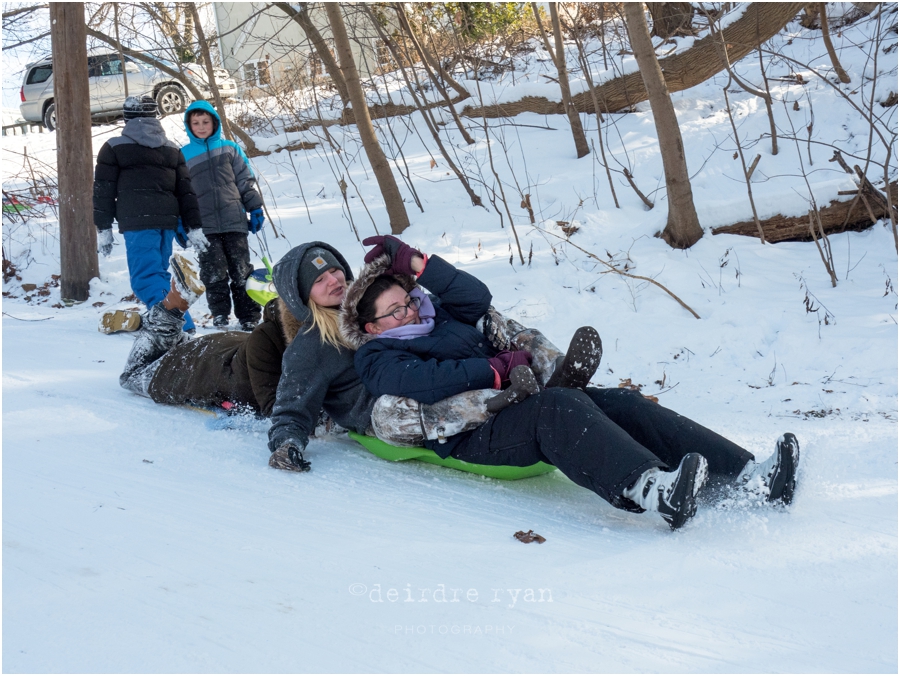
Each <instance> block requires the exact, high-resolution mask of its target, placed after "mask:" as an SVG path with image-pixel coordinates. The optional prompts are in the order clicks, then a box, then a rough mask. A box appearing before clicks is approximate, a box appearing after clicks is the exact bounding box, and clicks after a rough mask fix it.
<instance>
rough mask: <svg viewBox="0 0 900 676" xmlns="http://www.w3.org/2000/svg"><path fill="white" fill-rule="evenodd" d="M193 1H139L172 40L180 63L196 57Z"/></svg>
mask: <svg viewBox="0 0 900 676" xmlns="http://www.w3.org/2000/svg"><path fill="white" fill-rule="evenodd" d="M193 4H194V3H192V2H175V3H172V4H167V3H164V2H142V3H139V5H140V6H141V8H142V9H144V10H145V11H146V12H147V13H148V14H149V15H150V16H151V17H153V19H154V20H155V21H156V22H157V24H158V25H159V27H160V28H161V29H162V31H163V33H165V35H166V37H168V38H169V40H171V41H172V45H173V46H174V49H175V57H176V59H175V60H176V61H177V62H178V63H189V62H191V61H193V60H194V59H195V58H196V55H195V53H194V23H195V21H196V20H195V18H194V17H195V16H196V8H195V9H194V10H193V11H192V10H191V7H192V6H193Z"/></svg>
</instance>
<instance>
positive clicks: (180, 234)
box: [175, 216, 191, 249]
mask: <svg viewBox="0 0 900 676" xmlns="http://www.w3.org/2000/svg"><path fill="white" fill-rule="evenodd" d="M175 241H176V242H178V246H180V247H181V248H182V249H187V248H188V247H189V246H190V245H191V244H190V242H188V238H187V233H186V232H185V231H184V223H182V222H181V216H179V217H178V227H177V228H176V229H175Z"/></svg>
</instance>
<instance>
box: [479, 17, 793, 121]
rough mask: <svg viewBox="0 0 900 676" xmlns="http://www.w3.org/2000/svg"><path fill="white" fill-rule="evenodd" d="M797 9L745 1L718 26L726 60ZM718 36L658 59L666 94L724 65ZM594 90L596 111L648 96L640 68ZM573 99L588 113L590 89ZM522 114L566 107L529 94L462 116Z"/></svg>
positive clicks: (742, 53)
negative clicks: (731, 18) (723, 25)
mask: <svg viewBox="0 0 900 676" xmlns="http://www.w3.org/2000/svg"><path fill="white" fill-rule="evenodd" d="M627 4H629V3H626V5H627ZM802 7H803V3H802V2H771V3H769V2H754V3H751V4H750V5H748V6H747V7H746V9H745V10H744V14H743V15H742V16H741V18H740V19H738V20H737V21H735V22H734V23H732V24H730V25H729V26H727V27H726V28H724V29H723V30H722V38H721V39H724V41H725V44H726V45H728V58H729V60H730V61H731V63H735V62H737V61H738V60H740V59H742V58H743V57H745V56H746V55H747V54H749V53H750V52H751V51H753V50H754V49H756V47H757V45H759V44H762V43H763V42H765V41H766V40H768V39H770V38H771V37H772V36H773V35H775V34H776V33H777V32H778V31H780V30H781V29H782V28H784V26H785V24H786V23H787V22H788V21H790V20H791V19H793V18H794V16H795V15H796V14H797V12H799V11H800V8H802ZM719 39H720V38H718V37H717V36H715V35H707V36H706V37H705V38H703V39H702V40H697V42H695V43H694V46H693V47H691V48H690V49H688V50H687V51H685V52H682V53H680V54H673V55H672V56H667V57H666V58H664V59H660V61H659V65H660V67H661V68H662V71H663V73H664V74H665V76H666V87H667V88H668V90H669V92H680V91H683V90H685V89H690V88H691V87H694V86H696V85H698V84H700V83H701V82H705V81H706V80H708V79H709V78H711V77H712V76H713V75H715V74H716V73H719V72H721V71H722V70H723V69H724V68H725V66H724V65H723V63H722V59H721V57H720V56H719V53H718V48H717V46H716V41H717V40H719ZM595 92H596V95H597V98H598V99H599V100H600V105H602V106H603V110H600V111H599V112H600V113H614V112H616V111H620V110H623V109H626V108H629V107H631V106H633V105H635V104H637V103H640V102H641V101H646V100H647V98H648V97H647V88H646V87H645V86H644V81H643V79H642V77H641V74H640V73H639V72H634V73H629V74H628V75H624V76H622V77H617V78H615V79H613V80H607V81H606V82H604V83H603V84H602V85H600V86H599V87H597V88H596V90H595ZM572 103H574V104H575V108H577V109H578V111H580V112H582V113H591V112H593V109H594V106H593V102H592V100H591V94H590V92H583V93H581V94H576V95H575V96H573V97H572ZM523 112H537V113H539V114H542V115H550V114H553V113H557V114H558V113H563V112H565V111H564V107H563V106H562V105H561V104H559V103H553V102H550V101H547V100H546V99H544V98H542V97H530V98H529V99H528V100H523V101H522V102H521V103H520V102H516V103H513V104H500V105H489V106H484V107H481V108H472V107H466V108H464V109H463V111H462V114H463V115H466V116H469V117H475V116H482V115H483V116H485V117H508V116H511V115H518V114H519V113H523Z"/></svg>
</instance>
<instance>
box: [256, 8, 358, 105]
mask: <svg viewBox="0 0 900 676" xmlns="http://www.w3.org/2000/svg"><path fill="white" fill-rule="evenodd" d="M272 4H273V5H274V6H275V7H277V8H278V9H280V10H281V11H282V12H284V13H285V14H287V15H288V16H289V17H291V18H292V19H293V20H294V21H296V22H297V23H298V24H300V28H302V29H303V32H304V33H306V37H307V39H308V40H309V42H310V44H312V46H313V49H315V50H316V54H318V56H319V58H320V59H322V64H323V65H324V66H325V70H326V71H327V72H328V77H330V78H331V81H332V82H334V86H335V87H336V88H337V90H338V96H340V97H341V102H342V103H343V104H344V108H346V107H347V106H349V105H350V93H349V92H348V91H347V83H346V82H345V81H344V75H343V74H342V73H341V69H340V68H339V67H338V64H337V61H336V60H335V58H334V55H332V53H331V50H330V49H328V43H327V42H325V38H323V37H322V34H321V33H319V29H318V28H316V26H315V24H314V23H313V22H312V19H310V18H309V8H308V5H309V3H308V2H298V3H296V4H297V6H298V8H299V10H297V9H294V7H293V6H292V3H289V2H274V3H272ZM326 4H328V3H326ZM332 32H333V29H332Z"/></svg>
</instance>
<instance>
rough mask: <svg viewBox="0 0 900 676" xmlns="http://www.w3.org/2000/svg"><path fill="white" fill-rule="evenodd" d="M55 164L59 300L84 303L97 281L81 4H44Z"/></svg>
mask: <svg viewBox="0 0 900 676" xmlns="http://www.w3.org/2000/svg"><path fill="white" fill-rule="evenodd" d="M50 44H51V47H52V49H53V100H54V102H55V103H56V164H57V167H58V171H59V264H60V296H61V297H62V299H63V300H64V301H65V300H68V301H85V300H87V299H88V295H89V293H90V282H91V279H93V278H94V277H97V276H99V274H100V266H99V264H98V261H97V230H96V228H95V227H94V219H93V210H94V208H93V199H92V195H93V167H92V158H93V156H94V153H93V147H92V145H91V106H90V101H89V99H88V69H87V32H86V28H85V23H84V3H82V2H51V3H50Z"/></svg>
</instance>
